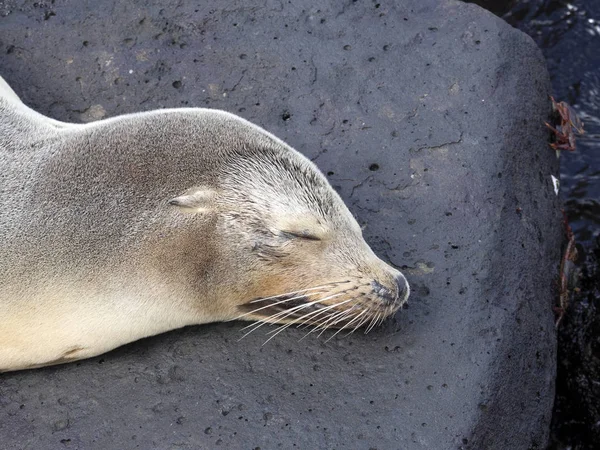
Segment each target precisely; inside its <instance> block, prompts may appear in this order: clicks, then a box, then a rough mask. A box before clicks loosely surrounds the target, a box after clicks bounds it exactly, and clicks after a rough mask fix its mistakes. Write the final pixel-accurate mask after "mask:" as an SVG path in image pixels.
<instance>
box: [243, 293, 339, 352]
mask: <svg viewBox="0 0 600 450" xmlns="http://www.w3.org/2000/svg"><path fill="white" fill-rule="evenodd" d="M343 294H344V293H343V292H341V293H339V294H333V295H330V296H328V297H325V298H322V299H318V300H315V301H313V302H310V303H303V304H301V305H298V306H294V307H293V308H290V309H285V310H283V311H280V312H278V313H276V314H273V315H270V316H269V317H265V318H264V319H262V320H261V321H260V322H258V323H253V324H250V325H247V326H245V327H244V328H242V331H243V330H245V329H247V328H250V327H252V329H251V330H250V331H248V332H247V333H246V334H244V335H243V336H242V337H241V338H240V339H238V342H239V341H240V340H242V339H244V338H245V337H246V336H248V335H249V334H250V333H252V332H253V331H255V330H258V329H259V328H260V327H262V326H263V325H265V324H267V323H276V321H275V319H279V318H280V316H283V317H281V318H282V319H284V318H285V317H288V316H289V315H290V314H293V313H294V311H296V310H298V309H303V308H306V307H308V306H312V305H314V304H316V303H321V302H323V300H329V299H331V298H335V297H339V296H340V295H343ZM263 345H264V344H263Z"/></svg>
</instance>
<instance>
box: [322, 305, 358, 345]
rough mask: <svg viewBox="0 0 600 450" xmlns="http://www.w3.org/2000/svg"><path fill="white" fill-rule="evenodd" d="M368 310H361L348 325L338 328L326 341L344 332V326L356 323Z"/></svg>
mask: <svg viewBox="0 0 600 450" xmlns="http://www.w3.org/2000/svg"><path fill="white" fill-rule="evenodd" d="M366 312H367V310H366V309H365V310H363V312H361V313H360V314H357V315H356V317H355V318H354V319H352V320H351V321H350V322H348V323H347V324H346V325H344V326H343V327H342V328H340V329H339V330H337V331H336V332H335V333H333V335H332V336H330V337H329V339H327V340H326V341H325V342H329V341H330V340H332V339H333V338H334V337H335V336H336V335H337V334H338V333H340V332H342V330H344V328H346V327H347V326H350V325H351V324H352V323H354V322H355V321H356V320H358V319H360V317H361V316H362V315H363V314H365V313H366Z"/></svg>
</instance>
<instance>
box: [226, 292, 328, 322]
mask: <svg viewBox="0 0 600 450" xmlns="http://www.w3.org/2000/svg"><path fill="white" fill-rule="evenodd" d="M322 293H323V292H313V293H311V294H308V295H298V296H297V297H291V298H286V299H285V300H280V301H278V302H275V303H269V304H268V305H266V306H261V307H260V308H256V309H253V310H252V311H250V312H247V313H244V314H242V315H241V316H237V317H236V318H235V319H232V320H239V319H241V318H242V317H246V316H249V315H250V314H254V313H256V312H258V311H261V310H263V309H267V308H271V307H272V306H277V305H280V304H281V303H286V302H290V301H292V300H298V299H299V298H304V297H311V296H313V295H319V294H322ZM250 303H252V302H250ZM244 328H246V327H244ZM244 328H242V330H243V329H244Z"/></svg>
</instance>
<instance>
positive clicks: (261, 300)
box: [248, 283, 335, 303]
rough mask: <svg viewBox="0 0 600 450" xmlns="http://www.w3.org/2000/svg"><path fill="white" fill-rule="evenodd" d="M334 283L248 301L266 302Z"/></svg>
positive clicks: (330, 284)
mask: <svg viewBox="0 0 600 450" xmlns="http://www.w3.org/2000/svg"><path fill="white" fill-rule="evenodd" d="M334 284H335V283H327V284H322V285H321V286H315V287H312V288H306V289H300V290H298V291H291V292H285V293H283V294H277V295H272V296H270V297H261V298H257V299H254V300H252V301H249V302H248V303H259V302H264V301H266V300H273V299H276V298H280V297H283V296H285V295H296V294H299V293H300V292H310V291H315V290H318V289H323V288H324V287H327V286H332V285H334Z"/></svg>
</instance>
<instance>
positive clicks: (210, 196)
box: [169, 187, 217, 213]
mask: <svg viewBox="0 0 600 450" xmlns="http://www.w3.org/2000/svg"><path fill="white" fill-rule="evenodd" d="M216 195H217V193H216V192H215V191H214V190H213V189H211V188H206V187H194V188H191V189H188V190H187V191H185V192H184V193H183V194H181V195H180V196H179V197H175V198H172V199H171V200H169V205H171V206H175V207H177V208H179V209H180V210H181V211H183V212H186V213H203V212H207V211H208V210H210V209H211V206H212V203H213V200H214V198H215V197H216Z"/></svg>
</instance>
